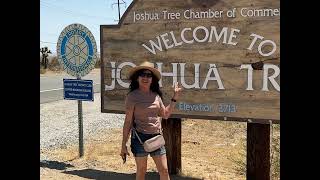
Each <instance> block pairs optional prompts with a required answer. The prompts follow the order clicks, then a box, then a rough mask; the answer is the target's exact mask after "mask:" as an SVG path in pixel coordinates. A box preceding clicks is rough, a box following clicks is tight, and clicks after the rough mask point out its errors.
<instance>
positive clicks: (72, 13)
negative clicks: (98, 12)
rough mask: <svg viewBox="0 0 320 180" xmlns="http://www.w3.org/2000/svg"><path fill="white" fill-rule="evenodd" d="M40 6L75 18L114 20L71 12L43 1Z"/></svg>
mask: <svg viewBox="0 0 320 180" xmlns="http://www.w3.org/2000/svg"><path fill="white" fill-rule="evenodd" d="M40 5H41V6H43V7H47V8H50V9H51V8H55V9H56V10H59V11H62V12H64V13H66V14H70V15H73V16H82V17H87V18H95V19H97V18H99V19H104V20H106V19H107V20H114V19H113V18H107V17H102V16H91V15H88V14H84V13H80V12H75V11H71V10H68V9H65V8H62V7H60V6H57V5H54V4H51V3H48V2H45V1H42V0H40Z"/></svg>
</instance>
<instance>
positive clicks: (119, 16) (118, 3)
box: [111, 0, 127, 22]
mask: <svg viewBox="0 0 320 180" xmlns="http://www.w3.org/2000/svg"><path fill="white" fill-rule="evenodd" d="M121 1H122V2H121V3H120V0H118V2H117V3H113V4H111V7H113V5H115V4H117V5H118V18H119V20H118V21H119V22H120V18H121V15H120V14H121V13H120V4H124V5H125V7H127V4H126V2H124V0H121Z"/></svg>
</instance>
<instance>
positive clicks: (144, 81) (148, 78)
mask: <svg viewBox="0 0 320 180" xmlns="http://www.w3.org/2000/svg"><path fill="white" fill-rule="evenodd" d="M138 83H139V87H144V88H150V86H151V83H152V72H151V71H149V70H143V71H142V72H141V73H139V74H138Z"/></svg>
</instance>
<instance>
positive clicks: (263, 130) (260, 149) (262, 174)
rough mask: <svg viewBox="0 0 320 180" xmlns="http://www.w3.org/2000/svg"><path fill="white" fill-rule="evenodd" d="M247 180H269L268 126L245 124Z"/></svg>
mask: <svg viewBox="0 0 320 180" xmlns="http://www.w3.org/2000/svg"><path fill="white" fill-rule="evenodd" d="M247 180H270V125H269V124H258V123H247Z"/></svg>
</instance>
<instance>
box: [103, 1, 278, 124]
mask: <svg viewBox="0 0 320 180" xmlns="http://www.w3.org/2000/svg"><path fill="white" fill-rule="evenodd" d="M100 33H101V35H100V38H101V41H100V42H101V46H100V47H101V53H102V54H101V58H102V67H101V80H102V86H101V95H102V99H101V111H102V112H113V113H125V111H124V100H125V96H126V94H127V93H128V92H129V84H130V81H129V80H128V79H127V74H128V71H129V69H130V68H132V67H134V66H136V65H139V64H140V63H142V62H143V61H145V60H148V61H150V62H152V63H154V64H155V67H156V68H157V69H158V70H159V71H160V72H161V74H162V79H161V80H160V87H161V90H162V92H163V100H164V103H165V104H168V103H169V102H170V99H171V97H172V96H173V90H172V86H173V84H174V83H175V82H179V83H180V84H181V85H182V87H183V89H184V90H183V93H182V95H181V97H180V99H179V102H177V105H176V109H175V111H174V113H173V115H172V116H171V117H181V118H183V117H186V118H199V119H217V120H232V121H248V120H252V121H257V122H266V121H269V120H272V121H273V122H275V123H279V122H280V2H279V0H254V1H249V0H244V1H237V0H174V1H172V0H134V1H133V2H132V4H131V5H130V7H128V9H127V11H126V12H125V13H124V15H123V17H122V19H121V20H120V22H119V24H118V25H101V27H100Z"/></svg>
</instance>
